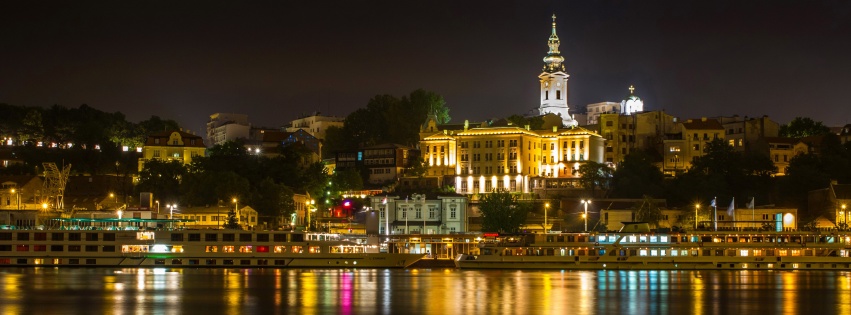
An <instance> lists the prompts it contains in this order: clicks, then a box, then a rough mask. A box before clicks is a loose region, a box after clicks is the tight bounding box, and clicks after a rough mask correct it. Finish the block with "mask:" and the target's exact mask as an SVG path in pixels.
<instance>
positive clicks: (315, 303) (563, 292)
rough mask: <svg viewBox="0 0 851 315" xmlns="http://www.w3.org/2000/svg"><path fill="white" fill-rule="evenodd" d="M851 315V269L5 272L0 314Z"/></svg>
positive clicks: (0, 279)
mask: <svg viewBox="0 0 851 315" xmlns="http://www.w3.org/2000/svg"><path fill="white" fill-rule="evenodd" d="M757 312H760V313H765V314H801V313H808V314H819V315H826V314H849V313H851V273H849V272H828V271H810V272H807V271H781V272H771V271H747V270H745V271H516V270H451V269H434V270H430V269H411V270H385V269H366V270H335V269H312V270H309V269H203V268H201V269H87V268H3V269H0V314H22V313H44V314H96V313H103V314H166V315H170V314H256V313H264V314H289V313H298V314H329V313H334V314H446V315H449V314H615V313H619V314H697V315H703V314H736V313H738V314H756V313H757Z"/></svg>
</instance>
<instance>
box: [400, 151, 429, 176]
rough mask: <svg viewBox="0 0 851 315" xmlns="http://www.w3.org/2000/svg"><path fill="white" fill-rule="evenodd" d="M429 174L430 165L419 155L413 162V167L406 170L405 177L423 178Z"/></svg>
mask: <svg viewBox="0 0 851 315" xmlns="http://www.w3.org/2000/svg"><path fill="white" fill-rule="evenodd" d="M426 172H428V163H427V162H426V161H425V160H423V156H422V155H418V156H417V157H415V158H413V159H412V161H411V166H410V167H408V169H406V170H405V175H407V176H414V177H423V175H425V174H426Z"/></svg>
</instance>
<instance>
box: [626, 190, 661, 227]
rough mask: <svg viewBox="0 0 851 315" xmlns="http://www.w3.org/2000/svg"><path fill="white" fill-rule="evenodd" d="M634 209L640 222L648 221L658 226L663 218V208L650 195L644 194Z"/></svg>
mask: <svg viewBox="0 0 851 315" xmlns="http://www.w3.org/2000/svg"><path fill="white" fill-rule="evenodd" d="M633 211H635V219H636V221H639V222H647V223H650V225H653V226H658V225H659V221H661V220H662V209H660V208H659V205H658V204H656V201H655V200H654V199H653V197H650V196H644V198H643V199H642V200H641V201H639V202H637V203H636V204H635V206H634V207H633Z"/></svg>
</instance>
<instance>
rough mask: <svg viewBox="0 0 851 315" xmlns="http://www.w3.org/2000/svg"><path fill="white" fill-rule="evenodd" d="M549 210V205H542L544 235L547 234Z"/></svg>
mask: <svg viewBox="0 0 851 315" xmlns="http://www.w3.org/2000/svg"><path fill="white" fill-rule="evenodd" d="M549 209H550V203H549V202H547V203H545V204H544V234H547V210H549Z"/></svg>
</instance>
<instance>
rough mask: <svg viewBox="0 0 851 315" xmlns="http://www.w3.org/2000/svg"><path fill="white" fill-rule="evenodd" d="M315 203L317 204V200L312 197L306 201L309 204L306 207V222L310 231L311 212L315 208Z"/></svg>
mask: <svg viewBox="0 0 851 315" xmlns="http://www.w3.org/2000/svg"><path fill="white" fill-rule="evenodd" d="M314 204H316V200H313V199H310V200H308V201H305V205H306V206H307V209H305V211H304V212H307V224H306V226H307V230H308V231H310V213H311V212H313V209H314V207H313V205H314Z"/></svg>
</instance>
